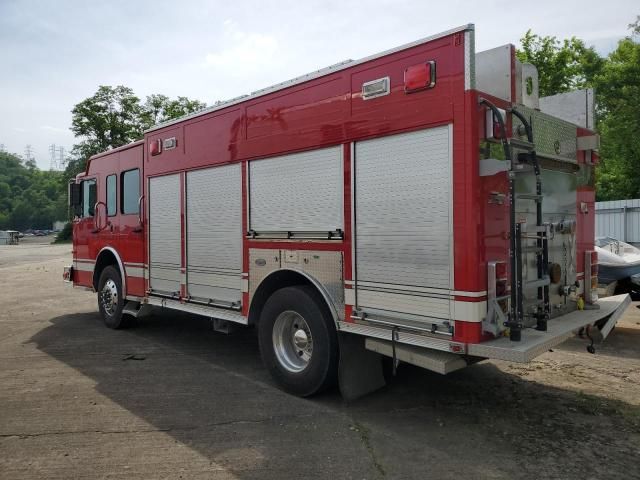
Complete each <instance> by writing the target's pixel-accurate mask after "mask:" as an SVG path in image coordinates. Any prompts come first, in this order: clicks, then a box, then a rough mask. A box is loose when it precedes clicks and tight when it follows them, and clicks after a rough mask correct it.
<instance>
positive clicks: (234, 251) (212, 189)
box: [187, 164, 242, 303]
mask: <svg viewBox="0 0 640 480" xmlns="http://www.w3.org/2000/svg"><path fill="white" fill-rule="evenodd" d="M241 273H242V174H241V169H240V164H234V165H226V166H222V167H214V168H207V169H203V170H195V171H192V172H188V173H187V289H188V294H189V295H190V296H192V297H193V298H195V299H200V300H205V301H210V300H211V301H215V302H224V303H235V302H240V300H241V298H242V292H241V287H242V277H241Z"/></svg>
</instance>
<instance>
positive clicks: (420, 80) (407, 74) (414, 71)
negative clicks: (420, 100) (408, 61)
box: [404, 61, 436, 93]
mask: <svg viewBox="0 0 640 480" xmlns="http://www.w3.org/2000/svg"><path fill="white" fill-rule="evenodd" d="M435 84H436V62H434V61H430V62H427V63H420V64H418V65H411V66H410V67H407V68H406V69H405V71H404V91H405V93H413V92H419V91H420V90H425V89H427V88H433V87H434V86H435Z"/></svg>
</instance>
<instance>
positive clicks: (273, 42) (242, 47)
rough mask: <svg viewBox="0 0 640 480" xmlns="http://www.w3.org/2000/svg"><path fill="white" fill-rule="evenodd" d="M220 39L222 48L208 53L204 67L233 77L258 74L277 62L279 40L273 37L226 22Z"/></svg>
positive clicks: (232, 22) (229, 21) (230, 21)
mask: <svg viewBox="0 0 640 480" xmlns="http://www.w3.org/2000/svg"><path fill="white" fill-rule="evenodd" d="M222 37H223V44H224V45H225V48H223V49H221V50H219V51H216V52H211V53H208V54H207V55H206V56H205V66H207V67H214V68H219V69H221V70H224V72H225V75H230V76H236V75H241V74H246V73H251V72H258V71H260V70H261V69H263V68H264V67H265V66H270V67H271V68H273V65H274V63H275V62H278V60H277V56H276V54H277V53H278V40H277V39H276V38H275V37H274V36H272V35H267V34H263V33H259V32H245V31H243V30H241V29H240V27H239V26H238V24H237V23H236V22H234V21H233V20H225V22H224V24H223V34H222Z"/></svg>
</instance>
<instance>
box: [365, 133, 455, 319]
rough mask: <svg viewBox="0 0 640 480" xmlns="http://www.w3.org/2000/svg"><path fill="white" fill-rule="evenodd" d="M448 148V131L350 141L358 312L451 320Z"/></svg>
mask: <svg viewBox="0 0 640 480" xmlns="http://www.w3.org/2000/svg"><path fill="white" fill-rule="evenodd" d="M451 148H452V147H451V128H450V126H443V127H436V128H431V129H428V130H421V131H418V132H410V133H403V134H398V135H392V136H388V137H382V138H376V139H373V140H366V141H362V142H357V143H356V144H355V160H354V167H355V173H354V176H355V179H354V186H355V234H356V241H355V245H356V251H355V258H356V262H355V264H356V302H357V307H358V309H361V310H363V311H365V312H375V313H377V314H378V315H388V316H391V317H403V318H407V319H410V320H417V321H424V320H426V319H442V320H447V319H449V318H450V311H449V310H450V292H451V289H452V288H453V273H452V248H453V247H452V238H453V233H452V232H453V228H452V213H451V196H452V178H451V169H452V159H451V155H452V151H451ZM430 321H432V320H430Z"/></svg>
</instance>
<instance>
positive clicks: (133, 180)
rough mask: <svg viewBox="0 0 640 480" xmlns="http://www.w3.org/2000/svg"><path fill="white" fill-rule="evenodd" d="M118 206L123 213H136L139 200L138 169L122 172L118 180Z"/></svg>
mask: <svg viewBox="0 0 640 480" xmlns="http://www.w3.org/2000/svg"><path fill="white" fill-rule="evenodd" d="M120 185H121V188H120V191H121V192H122V193H121V198H120V208H121V209H122V213H123V214H125V215H126V214H129V213H136V214H137V213H138V201H139V200H140V170H138V169H137V168H136V169H135V170H128V171H126V172H123V173H122V180H121V181H120Z"/></svg>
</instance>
